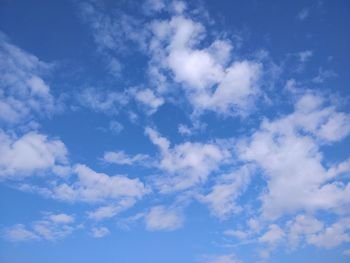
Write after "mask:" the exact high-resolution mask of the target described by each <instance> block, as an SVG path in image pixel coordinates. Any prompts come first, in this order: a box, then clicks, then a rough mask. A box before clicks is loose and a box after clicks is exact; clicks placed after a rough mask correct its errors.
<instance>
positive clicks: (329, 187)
mask: <svg viewBox="0 0 350 263" xmlns="http://www.w3.org/2000/svg"><path fill="white" fill-rule="evenodd" d="M349 132H350V117H349V116H348V115H346V114H344V113H341V112H337V111H336V110H335V109H334V107H331V106H329V107H325V106H323V98H321V97H319V96H315V95H311V94H307V95H304V96H303V97H301V98H300V99H299V100H298V101H297V103H296V105H295V111H294V112H293V113H291V114H289V115H287V116H285V117H282V118H280V119H277V120H275V121H267V120H265V121H263V123H262V124H261V127H260V130H258V131H257V132H255V133H254V134H253V135H252V137H251V138H250V139H249V140H248V141H242V142H241V143H239V144H238V153H239V157H240V158H241V159H243V160H247V161H254V162H255V163H257V164H258V165H259V166H260V167H261V168H262V169H263V171H264V174H265V175H266V180H267V192H266V193H263V194H262V196H261V200H262V202H263V207H262V211H263V215H264V216H265V217H268V218H276V217H279V216H281V215H282V214H284V213H293V212H296V211H298V210H300V209H306V210H315V209H316V210H317V209H328V210H330V209H335V208H337V209H340V208H342V207H344V206H345V205H346V204H348V202H347V201H346V200H348V198H349V195H350V185H347V184H345V183H342V182H340V181H339V182H338V181H336V176H337V172H340V170H339V169H338V168H336V167H339V166H337V165H329V168H326V167H325V166H324V164H323V160H322V153H321V152H320V148H319V146H320V145H322V144H332V143H334V142H337V141H340V140H342V139H343V138H345V136H347V135H348V134H349ZM347 163H348V162H347V161H345V162H344V163H343V164H341V166H343V168H342V169H343V172H344V168H345V169H346V167H347V165H346V164H347ZM332 180H333V181H332ZM334 180H335V181H334ZM290 181H293V184H289V183H288V182H290Z"/></svg>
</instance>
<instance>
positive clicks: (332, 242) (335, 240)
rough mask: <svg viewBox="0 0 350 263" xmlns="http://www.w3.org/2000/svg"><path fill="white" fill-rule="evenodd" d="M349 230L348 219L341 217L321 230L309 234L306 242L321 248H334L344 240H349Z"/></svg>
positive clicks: (349, 221) (349, 223)
mask: <svg viewBox="0 0 350 263" xmlns="http://www.w3.org/2000/svg"><path fill="white" fill-rule="evenodd" d="M349 230H350V219H349V218H342V219H341V220H339V221H337V222H335V223H334V224H332V225H330V226H328V227H326V228H325V229H324V230H323V231H322V232H320V233H317V234H312V235H311V236H309V238H308V243H310V244H313V245H314V246H317V247H321V248H328V249H330V248H334V247H337V246H339V245H341V244H343V243H345V242H346V243H348V242H350V234H349V233H348V232H349Z"/></svg>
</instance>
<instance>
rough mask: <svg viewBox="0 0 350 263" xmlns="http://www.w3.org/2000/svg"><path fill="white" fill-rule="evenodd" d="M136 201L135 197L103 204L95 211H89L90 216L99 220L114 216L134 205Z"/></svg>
mask: <svg viewBox="0 0 350 263" xmlns="http://www.w3.org/2000/svg"><path fill="white" fill-rule="evenodd" d="M135 203H136V200H135V199H133V198H125V199H121V200H120V201H119V202H117V203H115V204H111V205H106V206H101V207H99V208H97V209H96V210H94V211H90V212H88V217H89V218H90V219H93V220H97V221H99V220H104V219H108V218H112V217H114V216H116V215H117V214H119V213H120V212H122V211H124V210H126V209H128V208H130V207H132V206H133V205H134V204H135Z"/></svg>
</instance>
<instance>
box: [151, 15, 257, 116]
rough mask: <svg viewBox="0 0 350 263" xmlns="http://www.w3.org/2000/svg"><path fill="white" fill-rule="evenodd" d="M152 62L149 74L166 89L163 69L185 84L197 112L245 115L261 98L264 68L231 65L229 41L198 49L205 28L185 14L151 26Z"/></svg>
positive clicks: (252, 64) (245, 62) (248, 63)
mask: <svg viewBox="0 0 350 263" xmlns="http://www.w3.org/2000/svg"><path fill="white" fill-rule="evenodd" d="M151 31H152V35H153V37H152V40H151V41H150V50H151V51H153V53H152V54H153V63H151V64H150V74H151V75H152V77H153V78H156V79H158V85H159V86H160V87H162V86H164V82H165V79H164V76H165V73H162V72H163V71H164V70H170V72H171V73H172V76H173V78H174V80H175V81H176V82H178V83H180V84H183V86H184V90H185V93H186V94H187V97H188V98H189V100H190V102H191V103H192V105H193V106H194V109H195V111H202V110H212V111H216V112H219V113H224V114H232V113H237V112H240V113H246V112H248V111H249V110H250V106H251V104H252V102H253V101H254V98H255V97H256V96H257V95H259V87H258V80H259V78H260V74H261V71H262V65H261V64H260V63H258V62H255V61H248V60H241V61H234V62H232V63H231V64H228V62H230V60H231V50H232V49H233V47H232V45H231V43H230V41H228V40H215V41H213V42H212V44H211V45H209V46H208V47H206V48H202V49H200V48H197V46H199V44H200V42H201V41H202V40H203V39H204V38H205V34H206V32H205V28H204V26H203V25H202V24H200V23H198V22H195V21H193V20H192V19H190V18H187V17H185V16H184V15H175V16H173V17H172V18H171V19H170V20H162V21H154V22H153V23H152V24H151Z"/></svg>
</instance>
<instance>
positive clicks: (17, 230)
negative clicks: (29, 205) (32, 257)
mask: <svg viewBox="0 0 350 263" xmlns="http://www.w3.org/2000/svg"><path fill="white" fill-rule="evenodd" d="M4 237H5V238H6V239H7V240H9V241H12V242H18V241H29V240H36V239H39V236H37V235H36V234H35V233H33V232H32V231H30V230H28V229H26V227H25V226H24V225H22V224H17V225H14V226H13V227H11V228H9V229H7V230H6V231H5V236H4Z"/></svg>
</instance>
